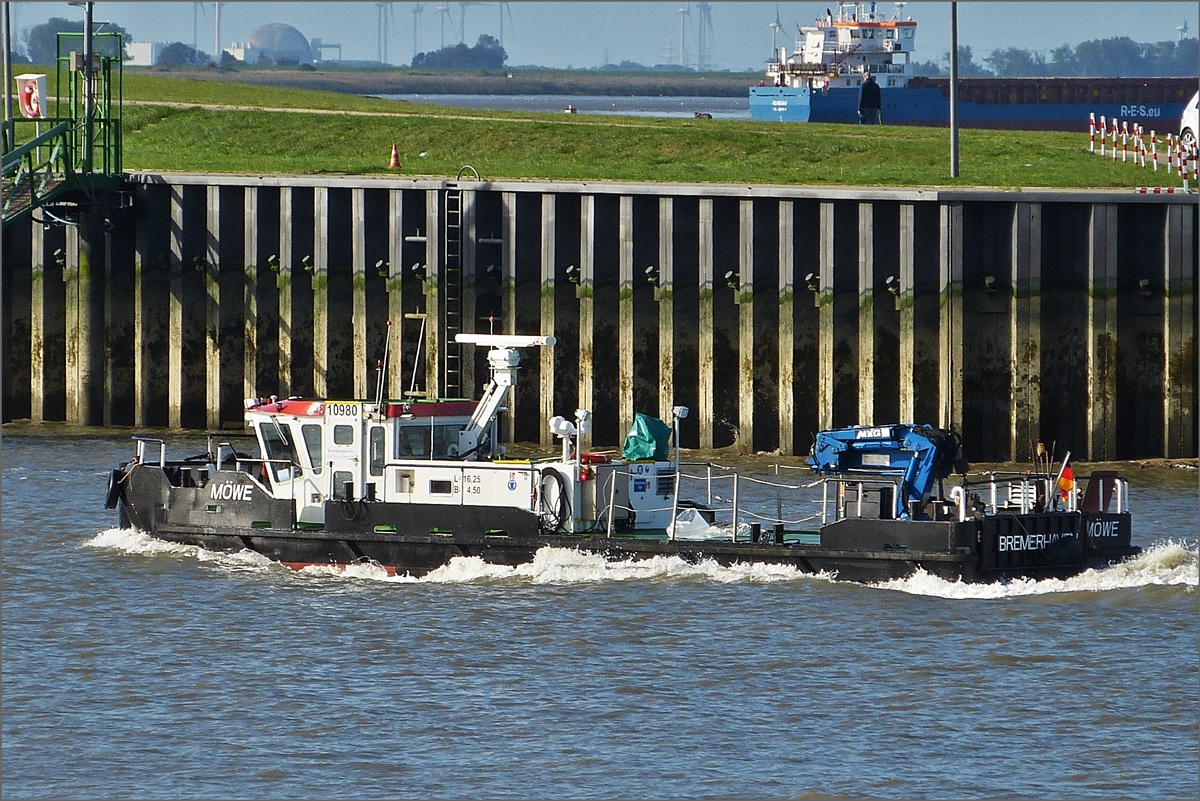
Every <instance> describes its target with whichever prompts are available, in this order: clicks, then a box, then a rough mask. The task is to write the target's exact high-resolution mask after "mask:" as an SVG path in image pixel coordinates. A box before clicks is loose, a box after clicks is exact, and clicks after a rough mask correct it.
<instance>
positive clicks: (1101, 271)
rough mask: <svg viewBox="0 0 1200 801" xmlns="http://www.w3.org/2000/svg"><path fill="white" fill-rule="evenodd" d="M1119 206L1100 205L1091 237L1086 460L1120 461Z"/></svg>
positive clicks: (1093, 218) (1093, 216)
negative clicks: (1118, 354)
mask: <svg viewBox="0 0 1200 801" xmlns="http://www.w3.org/2000/svg"><path fill="white" fill-rule="evenodd" d="M1117 211H1118V209H1117V206H1115V205H1113V204H1108V203H1096V204H1093V205H1092V209H1091V224H1090V230H1089V232H1088V287H1089V290H1090V291H1089V292H1088V314H1087V373H1088V376H1087V378H1088V380H1087V383H1088V399H1087V430H1088V432H1089V435H1088V436H1089V441H1088V447H1087V452H1088V455H1087V458H1088V459H1090V460H1092V461H1105V460H1109V459H1116V458H1117V425H1118V422H1119V421H1118V420H1117V415H1116V402H1117V389H1118V384H1117V225H1116V223H1117Z"/></svg>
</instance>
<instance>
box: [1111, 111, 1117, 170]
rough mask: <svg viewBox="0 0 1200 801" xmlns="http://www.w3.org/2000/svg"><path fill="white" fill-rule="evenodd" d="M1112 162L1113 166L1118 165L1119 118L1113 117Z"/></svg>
mask: <svg viewBox="0 0 1200 801" xmlns="http://www.w3.org/2000/svg"><path fill="white" fill-rule="evenodd" d="M1112 160H1113V164H1116V163H1117V118H1116V117H1113V121H1112Z"/></svg>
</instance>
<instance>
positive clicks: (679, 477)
mask: <svg viewBox="0 0 1200 801" xmlns="http://www.w3.org/2000/svg"><path fill="white" fill-rule="evenodd" d="M680 466H681V467H683V466H692V467H704V473H703V475H700V474H690V473H685V472H683V471H682V470H675V471H674V474H673V476H672V480H673V491H672V493H671V504H670V505H669V506H668V505H666V504H664V505H662V506H659V507H652V508H646V507H642V508H640V509H635V508H634V507H632V506H625V505H622V504H618V503H617V502H616V486H617V485H616V481H617V477H618V476H624V477H629V476H632V475H633V473H630V472H629V471H625V470H614V471H612V472H611V473H610V474H609V477H608V479H607V482H606V484H607V486H605V487H604V490H607V493H606V494H607V495H608V501H607V505H606V512H605V518H606V524H605V529H606V534H607V536H609V537H611V536H612V529H613V520H614V512H615V511H628V512H635V513H636V512H638V511H641V512H665V511H667V510H668V509H669V510H670V512H671V521H672V524H671V526H670V528H668V538H669V539H674V538H675V536H674V523H675V521H677V520H678V519H679V512H680V509H681V507H680V503H679V498H680V486H681V484H683V483H684V482H695V483H696V484H702V485H703V486H704V497H705V507H706V508H705V511H707V512H709V513H711V514H712V516H713V526H714V527H718V523H717V516H718V515H724V514H728V515H729V520H730V533H729V538H730V539H731V540H732V541H734V542H736V541H737V537H738V533H739V531H740V529H741V526H742V524H743V523H748V524H749V525H750V526H754V525H755V524H758V525H761V524H762V523H770V524H771V525H772V526H775V527H779V526H788V525H790V526H798V525H800V524H803V523H808V522H811V521H814V520H816V519H817V517H818V516H817V515H815V514H814V515H810V516H807V517H799V518H796V519H785V518H784V515H783V491H785V490H787V491H799V490H803V489H808V488H811V487H814V486H816V485H817V483H819V482H817V481H813V482H808V483H801V484H792V483H787V482H784V481H780V480H779V479H778V478H776V480H774V481H772V480H769V479H763V478H757V477H754V476H748V475H744V474H742V473H739V472H736V471H735V470H734V469H733V468H730V467H726V466H723V465H720V464H714V463H711V462H691V463H686V464H681V465H680ZM784 467H786V466H784ZM776 468H777V469H776V476H778V475H779V470H778V468H779V466H778V465H777V466H776ZM725 481H727V482H729V487H730V489H729V491H728V496H727V497H726V496H723V495H722V493H721V490H722V482H725ZM747 483H748V484H750V485H753V486H757V487H773V488H774V489H775V499H776V509H775V514H774V515H770V514H765V513H762V512H759V511H756V510H755V509H753V508H750V507H748V506H747V505H745V504H744V503H743V502H742V492H743V485H744V484H747ZM714 487H715V489H714ZM686 488H687V487H686V484H685V485H684V489H685V490H686ZM602 491H603V490H602ZM683 508H688V507H683Z"/></svg>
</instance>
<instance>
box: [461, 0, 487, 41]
mask: <svg viewBox="0 0 1200 801" xmlns="http://www.w3.org/2000/svg"><path fill="white" fill-rule="evenodd" d="M490 5H491V3H459V4H458V7H459V10H460V12H461V14H460V16H459V18H458V43H459V44H466V43H467V8H468V7H470V6H490Z"/></svg>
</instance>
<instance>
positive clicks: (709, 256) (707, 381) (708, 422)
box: [696, 197, 716, 450]
mask: <svg viewBox="0 0 1200 801" xmlns="http://www.w3.org/2000/svg"><path fill="white" fill-rule="evenodd" d="M699 238H700V251H699V268H698V281H697V283H698V284H699V287H698V293H699V296H700V303H699V306H700V315H699V316H700V334H699V337H698V341H697V354H698V361H699V371H700V374H699V379H700V380H699V382H698V383H699V384H700V387H699V392H698V393H697V398H698V401H699V402H698V403H697V404H696V405H697V406H698V407H699V409H698V411H699V413H700V447H701V448H704V449H706V450H707V449H711V448H712V446H713V422H714V418H715V414H714V411H715V407H716V402H715V393H714V387H713V371H714V365H713V346H714V343H713V285H714V281H713V201H712V198H707V197H703V198H700V221H699Z"/></svg>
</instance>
